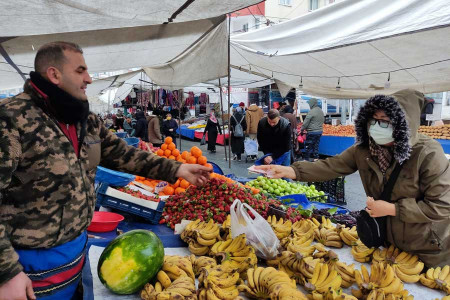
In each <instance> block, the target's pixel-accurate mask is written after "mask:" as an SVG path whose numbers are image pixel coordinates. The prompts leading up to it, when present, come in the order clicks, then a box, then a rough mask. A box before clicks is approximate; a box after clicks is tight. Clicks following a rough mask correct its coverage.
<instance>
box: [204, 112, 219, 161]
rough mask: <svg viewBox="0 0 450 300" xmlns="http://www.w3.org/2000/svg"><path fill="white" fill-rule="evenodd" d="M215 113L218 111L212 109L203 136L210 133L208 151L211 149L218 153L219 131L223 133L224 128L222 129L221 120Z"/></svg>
mask: <svg viewBox="0 0 450 300" xmlns="http://www.w3.org/2000/svg"><path fill="white" fill-rule="evenodd" d="M215 113H216V111H215V110H214V109H211V115H210V117H209V119H208V122H207V123H206V127H205V131H204V133H203V136H205V134H206V133H208V151H211V153H216V140H217V132H219V133H220V134H222V129H220V125H219V121H217V118H216V115H215Z"/></svg>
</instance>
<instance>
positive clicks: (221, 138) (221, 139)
mask: <svg viewBox="0 0 450 300" xmlns="http://www.w3.org/2000/svg"><path fill="white" fill-rule="evenodd" d="M229 136H230V134H229V133H226V134H218V135H217V139H216V144H219V145H225V139H228V138H229ZM202 137H203V132H201V131H195V138H197V139H200V140H201V139H202ZM206 141H208V135H206Z"/></svg>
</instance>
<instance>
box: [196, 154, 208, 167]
mask: <svg viewBox="0 0 450 300" xmlns="http://www.w3.org/2000/svg"><path fill="white" fill-rule="evenodd" d="M207 162H208V160H207V159H206V156H203V155H202V156H200V157H199V158H197V163H198V164H200V165H204V164H206V163H207Z"/></svg>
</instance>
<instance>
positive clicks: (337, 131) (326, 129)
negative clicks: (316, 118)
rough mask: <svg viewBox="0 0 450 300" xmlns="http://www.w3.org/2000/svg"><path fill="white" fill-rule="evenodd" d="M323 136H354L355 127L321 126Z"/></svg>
mask: <svg viewBox="0 0 450 300" xmlns="http://www.w3.org/2000/svg"><path fill="white" fill-rule="evenodd" d="M322 134H323V135H333V136H356V132H355V126H353V125H336V126H335V125H329V124H323V133H322Z"/></svg>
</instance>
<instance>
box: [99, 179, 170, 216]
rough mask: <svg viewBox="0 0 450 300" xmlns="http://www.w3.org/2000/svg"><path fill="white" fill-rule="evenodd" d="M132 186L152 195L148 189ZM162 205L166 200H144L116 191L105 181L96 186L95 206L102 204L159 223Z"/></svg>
mask: <svg viewBox="0 0 450 300" xmlns="http://www.w3.org/2000/svg"><path fill="white" fill-rule="evenodd" d="M132 188H133V189H137V190H139V191H140V192H142V193H143V194H146V195H148V196H151V195H153V194H151V193H150V192H148V191H145V190H143V189H139V188H138V187H132ZM164 205H166V202H165V201H164V200H163V199H161V200H160V201H159V202H155V201H148V200H144V199H141V198H138V197H134V196H132V195H130V194H127V193H124V192H121V191H118V190H116V189H115V188H113V187H111V186H109V185H108V184H105V183H102V184H101V185H100V186H99V187H98V188H97V203H96V206H104V207H109V208H114V209H117V210H120V211H124V212H127V213H129V214H132V215H136V216H139V217H142V218H144V219H145V220H147V221H149V222H150V223H152V224H158V223H159V220H160V219H161V215H162V213H163V210H164Z"/></svg>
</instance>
